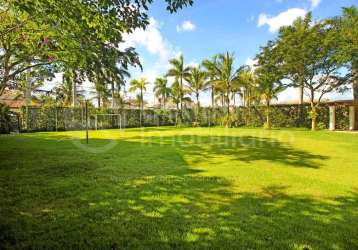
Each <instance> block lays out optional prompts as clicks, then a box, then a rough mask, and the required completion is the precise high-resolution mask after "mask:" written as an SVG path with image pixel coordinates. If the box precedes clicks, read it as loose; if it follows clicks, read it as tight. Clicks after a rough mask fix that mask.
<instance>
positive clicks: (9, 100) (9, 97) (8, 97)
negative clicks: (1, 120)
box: [0, 90, 24, 109]
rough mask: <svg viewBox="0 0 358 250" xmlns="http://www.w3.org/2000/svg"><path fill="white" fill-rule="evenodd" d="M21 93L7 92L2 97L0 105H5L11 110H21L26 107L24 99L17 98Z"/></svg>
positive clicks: (0, 97)
mask: <svg viewBox="0 0 358 250" xmlns="http://www.w3.org/2000/svg"><path fill="white" fill-rule="evenodd" d="M18 96H19V92H18V91H16V90H5V92H4V93H3V94H2V95H1V96H0V103H4V104H5V105H7V106H9V107H10V109H19V108H21V107H22V106H23V105H24V100H23V98H17V97H18Z"/></svg>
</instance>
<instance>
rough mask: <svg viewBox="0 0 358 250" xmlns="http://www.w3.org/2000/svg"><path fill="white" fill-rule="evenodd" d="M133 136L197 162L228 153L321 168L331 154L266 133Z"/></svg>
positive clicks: (237, 157) (232, 157)
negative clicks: (281, 139)
mask: <svg viewBox="0 0 358 250" xmlns="http://www.w3.org/2000/svg"><path fill="white" fill-rule="evenodd" d="M132 139H137V140H142V141H143V143H144V144H150V145H151V144H156V145H161V146H164V147H166V146H172V147H174V148H178V149H180V150H182V151H183V153H184V154H185V155H190V156H192V157H194V158H196V160H194V162H200V161H206V160H208V159H211V158H215V157H218V156H229V157H230V160H231V161H233V163H234V162H235V161H238V162H246V163H253V162H255V161H261V160H264V161H271V162H275V163H282V164H284V165H286V166H291V167H306V168H314V169H318V168H319V166H320V165H322V164H323V161H324V160H327V159H329V157H328V156H323V155H319V154H313V153H310V152H307V151H304V150H300V149H296V148H294V147H292V146H290V145H289V144H288V143H283V142H281V141H279V140H276V139H273V138H265V137H255V136H199V135H180V136H177V137H172V136H159V137H157V136H152V137H134V138H132ZM233 165H234V164H233Z"/></svg>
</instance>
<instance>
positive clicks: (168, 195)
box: [0, 127, 358, 249]
mask: <svg viewBox="0 0 358 250" xmlns="http://www.w3.org/2000/svg"><path fill="white" fill-rule="evenodd" d="M84 135H85V134H84V132H57V133H55V132H52V133H33V134H23V135H16V136H15V135H8V136H7V135H2V136H0V249H3V248H5V249H7V248H9V249H12V248H25V249H30V248H33V249H43V248H46V249H358V134H351V133H338V132H337V133H332V132H327V131H320V132H311V131H306V130H272V131H264V130H262V129H235V128H234V129H225V128H170V127H163V128H146V129H128V130H124V131H119V130H105V131H96V132H95V131H91V132H90V144H89V146H87V145H85V140H84Z"/></svg>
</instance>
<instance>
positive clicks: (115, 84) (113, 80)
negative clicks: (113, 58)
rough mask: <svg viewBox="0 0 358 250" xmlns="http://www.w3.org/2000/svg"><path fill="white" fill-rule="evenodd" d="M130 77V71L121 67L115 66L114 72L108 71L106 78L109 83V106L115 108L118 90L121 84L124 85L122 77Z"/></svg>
mask: <svg viewBox="0 0 358 250" xmlns="http://www.w3.org/2000/svg"><path fill="white" fill-rule="evenodd" d="M126 77H127V78H129V77H130V73H129V72H128V71H127V70H125V69H123V68H117V67H116V68H115V70H114V72H111V71H109V72H108V78H109V79H108V80H109V81H110V84H111V98H112V101H111V107H112V108H115V107H116V106H117V107H118V104H119V103H120V99H121V96H120V91H121V88H122V86H124V79H125V78H126Z"/></svg>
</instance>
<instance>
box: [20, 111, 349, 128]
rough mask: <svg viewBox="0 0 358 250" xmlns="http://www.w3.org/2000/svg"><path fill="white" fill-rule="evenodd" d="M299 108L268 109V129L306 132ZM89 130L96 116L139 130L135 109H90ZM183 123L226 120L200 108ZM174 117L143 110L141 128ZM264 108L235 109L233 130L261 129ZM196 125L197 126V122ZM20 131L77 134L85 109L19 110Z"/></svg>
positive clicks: (101, 124) (343, 121)
mask: <svg viewBox="0 0 358 250" xmlns="http://www.w3.org/2000/svg"><path fill="white" fill-rule="evenodd" d="M299 110H300V106H299V105H274V106H272V107H271V112H270V118H271V124H272V127H306V128H310V126H311V120H310V118H309V110H310V107H309V105H305V106H304V108H303V116H302V119H300V116H299ZM88 113H89V128H90V129H95V128H96V124H95V115H96V114H120V119H119V118H118V117H117V116H98V119H97V127H98V129H108V128H118V127H119V120H120V122H121V125H122V127H124V128H133V127H139V125H140V122H139V117H140V110H139V109H96V108H93V107H90V108H89V110H88ZM348 114H349V110H348V107H337V113H336V117H337V129H348V126H349V116H348ZM182 116H183V120H182V121H180V119H179V120H178V121H180V124H183V125H186V126H220V125H221V126H222V125H224V124H225V122H226V120H227V114H226V109H225V108H215V109H213V108H202V109H201V110H200V113H199V117H196V113H195V112H194V110H191V109H186V110H184V111H183V115H182ZM177 119H178V113H177V112H176V111H175V110H144V116H143V123H142V124H143V126H170V125H175V124H176V122H177ZM265 119H266V116H265V107H263V106H256V107H251V108H245V107H237V108H235V110H232V112H231V115H230V120H231V122H232V125H233V126H236V127H242V126H248V127H262V126H263V125H264V122H265ZM197 121H198V122H197ZM317 124H318V127H319V128H328V126H329V107H328V106H327V105H322V106H320V107H319V108H318V120H317ZM21 128H22V130H23V131H55V130H58V131H61V130H81V129H84V128H85V109H84V108H83V107H79V108H64V107H57V108H56V107H42V108H37V107H29V108H28V109H26V108H23V109H22V110H21Z"/></svg>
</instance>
